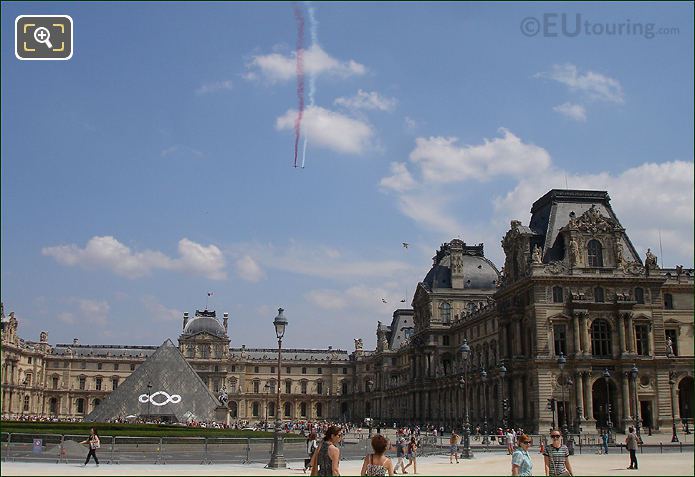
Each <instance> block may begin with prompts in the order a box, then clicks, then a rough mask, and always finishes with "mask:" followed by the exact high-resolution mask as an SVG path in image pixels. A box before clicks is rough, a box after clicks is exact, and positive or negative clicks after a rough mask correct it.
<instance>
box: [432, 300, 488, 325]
mask: <svg viewBox="0 0 695 477" xmlns="http://www.w3.org/2000/svg"><path fill="white" fill-rule="evenodd" d="M483 306H485V303H484V302H482V301H481V302H478V303H475V302H468V303H467V304H466V311H467V312H468V313H474V312H475V311H476V310H478V309H480V308H482V307H483ZM439 318H440V319H441V320H442V323H451V304H450V303H447V302H444V303H442V304H441V305H439Z"/></svg>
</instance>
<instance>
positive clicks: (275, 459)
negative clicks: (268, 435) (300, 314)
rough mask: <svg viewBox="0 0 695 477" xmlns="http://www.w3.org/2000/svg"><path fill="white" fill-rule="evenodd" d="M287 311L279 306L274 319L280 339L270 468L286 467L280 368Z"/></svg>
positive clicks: (276, 332) (276, 333)
mask: <svg viewBox="0 0 695 477" xmlns="http://www.w3.org/2000/svg"><path fill="white" fill-rule="evenodd" d="M283 311H285V310H283V309H282V308H278V316H276V317H275V320H273V325H275V335H276V336H277V339H278V389H277V398H276V401H275V432H274V433H273V453H272V454H271V455H270V462H268V465H267V467H268V468H269V469H286V468H287V464H286V462H285V456H284V454H283V447H284V440H283V437H282V435H281V432H282V421H281V420H280V370H281V369H282V337H283V336H285V328H286V327H287V323H288V322H287V318H285V316H284V315H283V314H282V312H283Z"/></svg>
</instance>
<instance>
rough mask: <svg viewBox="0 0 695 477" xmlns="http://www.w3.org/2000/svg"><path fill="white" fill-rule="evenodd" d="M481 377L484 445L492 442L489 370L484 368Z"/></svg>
mask: <svg viewBox="0 0 695 477" xmlns="http://www.w3.org/2000/svg"><path fill="white" fill-rule="evenodd" d="M480 379H481V380H482V382H483V445H484V446H486V445H489V444H490V438H489V437H488V428H487V371H485V370H484V369H483V370H481V371H480Z"/></svg>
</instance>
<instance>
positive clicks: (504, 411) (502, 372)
mask: <svg viewBox="0 0 695 477" xmlns="http://www.w3.org/2000/svg"><path fill="white" fill-rule="evenodd" d="M500 376H501V377H502V426H503V427H504V430H505V432H506V431H507V411H508V408H509V400H508V399H507V393H506V392H505V389H504V381H505V378H506V377H507V368H506V367H505V366H504V363H502V364H501V365H500Z"/></svg>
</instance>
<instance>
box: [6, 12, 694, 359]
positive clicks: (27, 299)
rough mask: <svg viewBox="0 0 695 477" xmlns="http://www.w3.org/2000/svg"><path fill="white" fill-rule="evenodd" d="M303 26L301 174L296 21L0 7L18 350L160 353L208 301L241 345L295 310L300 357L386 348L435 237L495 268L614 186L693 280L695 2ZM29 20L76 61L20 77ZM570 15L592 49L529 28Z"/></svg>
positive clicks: (615, 194)
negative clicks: (577, 202) (562, 195)
mask: <svg viewBox="0 0 695 477" xmlns="http://www.w3.org/2000/svg"><path fill="white" fill-rule="evenodd" d="M299 6H300V7H301V12H302V14H303V17H304V19H305V36H304V44H305V47H306V50H305V51H304V69H305V82H306V84H305V100H306V109H305V111H304V117H303V121H302V131H303V137H307V140H308V147H307V154H306V167H305V168H304V169H302V168H297V169H295V168H293V167H292V165H293V162H294V151H293V148H294V132H293V125H294V120H295V117H296V112H297V107H298V106H297V92H296V89H297V80H296V75H295V70H296V59H295V45H296V41H297V40H296V37H297V24H296V22H295V18H294V16H293V10H292V4H290V3H267V4H265V3H258V4H257V3H249V4H246V3H239V4H236V3H209V4H202V3H196V4H189V3H151V4H140V3H123V4H118V3H114V4H112V3H94V4H91V3H64V4H63V3H60V2H52V3H50V4H48V3H46V4H42V3H26V4H24V3H2V33H1V34H2V48H3V54H2V60H1V62H2V63H1V64H2V300H3V302H4V303H5V307H6V312H9V311H11V310H13V311H15V312H16V314H17V316H18V317H19V318H20V319H21V324H20V334H21V335H22V336H23V337H25V338H28V339H38V334H39V332H40V331H41V330H47V331H48V332H49V339H50V341H51V342H53V343H55V342H68V341H70V340H71V339H72V338H73V337H78V338H80V340H81V342H83V343H84V342H87V343H129V344H159V343H161V342H163V341H164V339H166V338H167V337H172V338H176V337H177V336H178V334H179V332H180V327H181V314H182V313H183V312H184V311H188V312H191V313H192V312H194V310H195V309H196V308H202V307H204V306H205V302H206V298H207V292H213V296H212V297H210V304H209V305H210V308H214V309H216V310H217V311H218V312H220V313H221V312H222V311H228V312H229V313H230V318H231V319H230V337H231V340H232V345H233V346H240V345H241V344H246V345H247V346H272V344H273V336H274V334H273V333H274V332H273V329H272V325H271V322H272V319H273V318H274V316H275V315H276V313H277V308H278V307H279V306H282V307H284V308H285V309H286V310H287V311H286V315H287V316H288V318H289V320H290V327H289V329H288V333H287V335H286V343H287V345H288V346H291V347H325V346H328V345H333V346H334V347H341V348H343V349H352V338H356V337H363V338H364V339H365V344H366V345H367V346H373V344H374V331H375V328H376V322H377V320H381V321H383V322H389V321H390V316H391V314H392V312H393V310H394V309H395V308H396V307H398V306H402V304H401V303H400V300H401V299H404V298H405V297H406V294H407V295H408V303H409V302H410V299H411V298H412V293H413V291H414V289H415V286H416V284H417V282H418V281H419V280H421V279H422V278H423V277H424V275H425V274H426V273H427V270H428V269H429V266H430V265H431V257H432V256H433V255H434V253H435V250H436V249H437V248H438V247H439V245H440V244H441V243H443V242H445V241H449V240H451V239H452V238H455V237H461V238H463V239H464V240H465V241H466V242H468V243H479V242H484V243H485V250H486V255H487V256H488V257H489V258H491V259H492V260H493V261H494V262H495V263H496V264H497V265H498V267H500V266H501V264H502V262H503V256H502V250H501V247H500V239H501V237H502V236H503V235H504V233H505V232H506V230H507V229H508V226H509V221H510V220H511V219H520V220H522V221H523V222H524V223H527V222H528V219H529V210H530V207H531V204H532V202H533V201H534V200H535V199H537V198H538V197H540V196H541V195H543V194H544V193H545V192H547V191H548V190H549V189H551V188H563V187H565V184H567V185H568V186H569V187H570V188H591V189H602V190H604V189H605V190H608V192H609V193H610V195H611V198H612V205H613V207H614V210H615V211H616V213H617V215H618V217H619V219H620V220H621V222H622V224H623V225H624V226H625V227H626V229H627V232H628V234H629V235H630V237H631V239H632V241H633V243H634V244H635V246H636V247H637V249H638V252H639V253H640V254H641V255H642V256H644V251H645V250H646V248H647V247H651V248H652V250H659V236H661V241H662V248H663V255H662V254H661V253H658V255H662V256H660V260H662V259H663V260H664V264H665V265H666V266H675V265H676V264H684V265H686V266H689V267H692V266H693V134H692V131H693V56H694V55H693V11H692V10H693V5H692V2H690V3H673V4H668V3H664V2H661V3H659V4H658V5H656V4H646V3H635V4H630V3H619V4H611V5H604V4H599V3H591V4H553V3H534V4H530V5H523V4H517V3H514V4H475V3H473V4H471V3H443V4H433V3H429V2H428V3H427V4H424V3H406V4H398V3H393V4H391V3H387V4H370V3H336V4H331V3H327V4H324V3H314V4H313V9H314V14H315V19H316V20H317V22H318V23H317V24H316V25H315V27H316V29H315V33H316V35H317V39H318V43H317V44H312V39H311V22H310V19H309V8H310V6H311V4H306V3H300V4H299ZM20 14H25V15H26V14H68V15H70V16H72V18H73V20H74V29H75V34H74V42H75V47H74V55H73V57H72V59H70V60H69V61H51V62H41V61H19V60H17V59H16V58H15V56H14V54H13V53H14V52H13V49H14V38H13V34H14V31H13V30H14V20H15V17H16V16H17V15H20ZM563 14H564V15H565V18H566V19H568V20H569V22H570V23H569V24H570V25H574V23H572V22H574V21H575V19H577V15H579V17H578V18H579V20H580V23H581V25H582V28H584V29H583V30H582V31H580V32H579V34H578V35H576V36H571V37H570V36H567V35H563V34H562V32H561V31H560V33H559V35H557V36H546V35H544V34H543V32H541V33H539V34H536V35H530V36H529V35H527V34H524V33H523V32H522V28H524V27H527V28H532V27H533V25H534V21H535V20H537V21H538V22H541V23H540V24H542V22H546V26H547V28H548V30H547V32H548V33H549V34H552V33H554V32H557V31H559V30H557V29H555V28H556V27H554V26H553V25H550V24H548V22H553V21H554V19H559V20H558V21H560V20H561V19H562V15H563ZM549 15H550V16H549ZM553 15H557V16H553ZM529 18H531V20H529ZM524 22H526V23H524ZM529 22H530V23H529ZM620 23H622V24H624V25H628V24H629V25H631V27H632V28H633V29H634V28H636V26H635V25H636V24H640V25H641V26H642V25H647V24H653V25H654V31H657V32H660V33H658V34H656V35H655V36H654V37H653V38H646V37H645V35H640V34H637V33H635V31H636V30H631V33H624V34H622V35H617V34H615V35H608V34H606V33H605V29H610V28H615V27H614V26H613V27H611V25H615V24H620ZM529 25H531V26H530V27H529ZM625 28H627V27H625ZM644 28H648V27H644ZM624 31H625V32H627V30H624ZM568 32H569V30H568ZM597 32H598V33H597ZM526 33H528V31H527V32H526ZM312 76H313V78H314V81H315V87H316V90H315V101H314V104H313V106H311V105H310V99H309V81H310V78H311V77H312ZM300 149H301V147H300ZM300 161H301V157H300ZM401 242H409V243H410V244H411V245H410V247H409V248H408V249H404V248H403V247H402V246H401ZM382 298H384V299H386V301H387V302H388V303H386V304H384V303H383V302H382Z"/></svg>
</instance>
